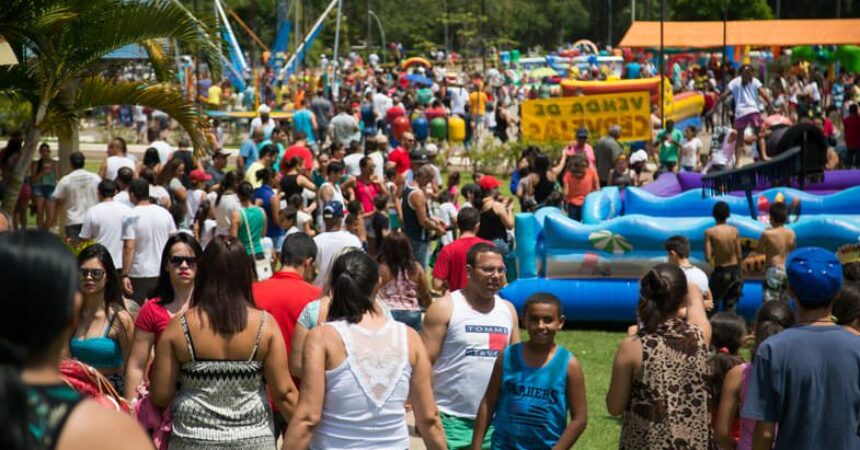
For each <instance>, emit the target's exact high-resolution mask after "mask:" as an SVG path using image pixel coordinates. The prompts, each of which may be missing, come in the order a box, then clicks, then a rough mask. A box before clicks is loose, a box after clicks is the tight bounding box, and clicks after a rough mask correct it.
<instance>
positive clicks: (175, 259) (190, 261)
mask: <svg viewBox="0 0 860 450" xmlns="http://www.w3.org/2000/svg"><path fill="white" fill-rule="evenodd" d="M168 261H169V262H170V264H172V265H174V266H176V267H179V266H181V265H182V263H185V265H187V266H193V265H195V264H197V258H196V257H194V256H171V257H170V259H169V260H168Z"/></svg>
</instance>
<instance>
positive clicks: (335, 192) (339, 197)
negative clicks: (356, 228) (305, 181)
mask: <svg viewBox="0 0 860 450" xmlns="http://www.w3.org/2000/svg"><path fill="white" fill-rule="evenodd" d="M326 186H329V187H331V191H332V195H331V198H330V199H329V201H338V202H340V203H341V204H342V205H343V208H344V210H345V209H346V199H345V198H344V196H343V191H342V190H341V189H340V185H339V184H335V183H331V182H329V181H326V182H325V183H323V184H322V185H320V190H319V191H320V192H322V191H323V189H325V187H326ZM322 206H325V205H322ZM345 212H346V211H344V213H345ZM318 217H319V219H318V220H317V226H318V227H319V229H320V231H326V229H325V220H323V215H322V213H320V215H319V216H318Z"/></svg>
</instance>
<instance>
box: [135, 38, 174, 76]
mask: <svg viewBox="0 0 860 450" xmlns="http://www.w3.org/2000/svg"><path fill="white" fill-rule="evenodd" d="M141 46H142V47H143V48H145V49H146V52H147V53H149V65H150V66H152V70H153V71H154V72H155V79H157V80H158V81H170V80H171V79H173V75H174V70H173V59H172V58H171V57H170V56H169V55H165V53H164V45H163V40H162V39H150V40H148V41H145V42H143V43H142V44H141Z"/></svg>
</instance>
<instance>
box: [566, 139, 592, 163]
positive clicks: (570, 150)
mask: <svg viewBox="0 0 860 450" xmlns="http://www.w3.org/2000/svg"><path fill="white" fill-rule="evenodd" d="M565 151H566V152H567V156H573V155H575V154H577V153H582V154H584V155H585V159H587V160H588V166H589V167H591V168H592V169H597V166H595V165H594V164H595V163H594V149H593V148H591V145H590V144H588V143H587V142H586V143H585V145H583V146H582V147H579V146H577V145H576V144H573V145H569V146H567V148H566V149H565Z"/></svg>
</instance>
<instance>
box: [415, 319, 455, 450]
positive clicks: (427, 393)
mask: <svg viewBox="0 0 860 450" xmlns="http://www.w3.org/2000/svg"><path fill="white" fill-rule="evenodd" d="M407 333H408V336H409V348H410V352H411V353H412V354H413V355H414V365H413V367H412V378H411V379H410V380H409V396H410V398H411V399H412V407H413V410H412V411H413V413H414V415H415V427H416V428H417V429H418V431H419V433H420V434H421V438H422V439H423V440H424V445H425V446H427V449H428V450H436V449H446V448H448V447H447V444H446V442H445V431H443V429H442V419H441V418H440V417H439V410H438V409H437V408H436V401H435V399H434V398H433V389H432V388H431V385H432V382H433V381H432V377H433V376H432V374H431V368H430V358H429V357H428V356H427V349H425V348H424V344H423V343H422V342H421V338H420V337H419V336H418V333H416V332H415V331H414V330H412V329H411V328H410V329H408V331H407Z"/></svg>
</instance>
